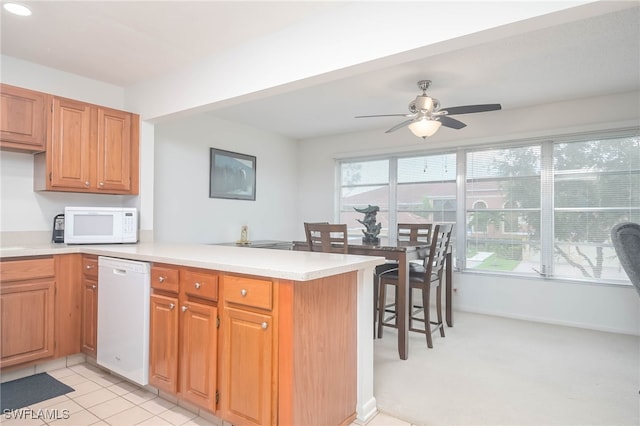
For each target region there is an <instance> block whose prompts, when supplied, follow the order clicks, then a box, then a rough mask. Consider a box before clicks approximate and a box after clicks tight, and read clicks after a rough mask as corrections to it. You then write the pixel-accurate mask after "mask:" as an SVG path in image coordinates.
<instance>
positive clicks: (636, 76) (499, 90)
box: [1, 0, 640, 139]
mask: <svg viewBox="0 0 640 426" xmlns="http://www.w3.org/2000/svg"><path fill="white" fill-rule="evenodd" d="M3 2H4V0H3ZM21 3H23V4H27V5H29V7H30V8H31V9H32V10H33V15H32V16H31V17H29V18H24V17H16V16H13V15H10V14H9V13H6V12H4V11H2V20H1V25H2V26H1V30H2V34H1V35H2V39H1V42H2V44H1V48H2V50H1V51H2V54H3V55H8V56H12V57H16V58H19V59H23V60H26V61H30V62H34V63H38V64H41V65H45V66H49V67H52V68H56V69H60V70H63V71H67V72H71V73H75V74H78V75H82V76H86V77H89V78H93V79H96V80H101V81H104V82H108V83H112V84H115V85H119V86H123V87H127V86H131V85H134V84H136V83H137V82H140V81H143V80H146V79H150V78H154V77H157V76H158V75H160V74H162V73H167V72H171V71H173V70H176V69H177V68H178V67H181V66H185V65H188V64H191V63H194V62H196V61H198V60H199V59H201V58H202V57H206V56H209V55H212V54H215V53H216V52H220V51H222V50H225V49H232V48H233V47H234V46H239V45H240V44H241V43H244V42H247V41H250V40H251V39H253V38H256V37H261V36H264V35H266V34H269V33H271V32H275V31H278V30H280V29H282V28H283V27H285V26H287V25H292V24H296V23H299V22H302V21H304V19H306V18H309V17H312V16H313V15H314V14H319V13H331V9H332V8H337V7H340V3H338V2H273V1H262V2H242V1H234V2H229V1H227V2H219V1H218V2H167V1H137V2H121V1H106V2H105V1H103V2H95V1H82V2H78V1H72V2H66V1H22V2H21ZM180 5H183V6H184V5H186V7H183V8H180V7H178V6H180ZM626 5H627V6H625V8H623V9H622V10H618V11H614V12H611V13H605V14H602V15H598V16H590V17H588V18H586V19H578V20H574V21H572V22H570V23H565V24H562V25H557V26H550V27H548V26H547V28H545V29H544V30H534V31H530V32H525V33H522V32H517V34H516V35H513V36H509V37H504V38H501V39H498V40H495V41H491V42H485V43H479V42H477V41H474V38H473V37H472V36H470V37H468V39H469V42H468V43H467V45H468V46H469V47H466V48H458V49H457V50H451V49H449V50H447V51H445V53H441V54H435V55H434V54H433V53H431V54H429V55H428V57H425V58H423V59H417V60H416V59H412V60H411V61H408V62H407V59H406V58H405V59H402V57H401V56H399V57H398V61H397V62H401V63H395V64H391V63H393V61H390V60H389V58H387V59H386V62H385V64H387V65H386V66H385V67H382V68H381V66H378V67H374V68H377V69H376V70H375V71H367V72H365V73H359V74H356V75H353V76H351V77H347V78H342V79H338V80H333V81H331V82H328V83H320V84H316V85H313V86H310V87H305V88H301V89H295V90H289V91H287V90H280V91H278V94H275V95H269V94H264V95H261V96H257V97H256V96H254V97H250V98H251V99H250V100H247V101H246V102H245V101H243V100H238V101H237V102H233V105H223V106H216V105H213V106H212V107H211V109H212V111H211V112H210V113H211V114H214V115H216V116H219V117H221V118H225V119H229V120H232V121H237V122H241V123H246V124H248V125H251V126H255V127H258V128H261V129H265V130H269V131H273V132H276V133H280V134H283V135H285V136H288V137H291V138H295V139H304V138H310V137H317V136H322V135H328V134H338V133H345V132H352V131H361V130H367V129H380V130H381V131H384V130H385V129H386V128H388V127H391V126H393V125H394V124H396V123H397V122H399V121H400V120H398V117H395V118H394V117H391V118H379V119H377V118H376V119H371V118H368V119H355V118H354V116H355V115H368V114H388V113H405V112H408V111H407V104H408V103H409V101H411V100H412V99H413V98H414V97H415V96H416V95H417V94H418V93H419V91H418V89H417V87H416V82H417V81H418V80H420V79H430V80H432V81H433V83H432V86H431V89H430V90H429V92H428V93H429V94H430V95H431V96H433V97H435V98H438V99H439V100H440V101H441V103H442V105H443V106H445V107H447V106H458V105H469V104H478V103H501V104H502V106H503V109H513V108H521V107H526V106H531V105H536V104H541V103H546V102H556V101H562V100H568V99H576V98H584V97H590V96H598V95H605V94H610V93H620V92H626V91H638V90H640V2H638V1H629V2H626ZM494 7H495V6H494ZM539 19H545V17H542V18H539ZM412 56H413V57H416V53H415V52H414V53H413V55H412ZM486 114H499V112H491V113H486ZM456 118H457V119H460V120H461V121H464V116H456Z"/></svg>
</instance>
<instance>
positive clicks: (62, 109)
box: [47, 98, 95, 190]
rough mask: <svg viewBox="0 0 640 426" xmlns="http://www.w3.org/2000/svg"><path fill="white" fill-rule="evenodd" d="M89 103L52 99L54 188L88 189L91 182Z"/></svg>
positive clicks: (51, 163) (52, 183)
mask: <svg viewBox="0 0 640 426" xmlns="http://www.w3.org/2000/svg"><path fill="white" fill-rule="evenodd" d="M91 113H92V108H91V106H90V105H88V104H85V103H82V102H76V101H72V100H68V99H61V98H54V99H53V116H52V129H51V146H50V148H49V149H48V151H49V152H47V155H48V156H49V161H50V163H49V167H48V171H49V176H47V178H48V179H49V184H50V186H51V188H52V189H55V188H57V187H61V188H70V189H80V190H89V189H90V188H91V187H92V186H93V187H95V182H93V183H92V182H91V177H90V170H91V143H90V139H91Z"/></svg>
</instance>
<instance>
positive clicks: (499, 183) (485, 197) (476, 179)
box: [465, 144, 541, 275]
mask: <svg viewBox="0 0 640 426" xmlns="http://www.w3.org/2000/svg"><path fill="white" fill-rule="evenodd" d="M540 153H541V147H540V144H538V145H531V146H524V147H509V148H501V149H487V150H475V151H469V152H467V156H466V173H465V176H466V192H465V194H466V195H465V198H466V201H465V202H466V204H467V206H470V207H469V208H467V212H466V216H467V241H466V243H467V244H466V267H467V268H468V269H477V270H483V271H496V272H509V273H512V272H515V273H519V274H525V275H531V274H537V273H538V272H537V270H539V269H540V233H539V228H540V162H541V156H540ZM519 224H522V226H519Z"/></svg>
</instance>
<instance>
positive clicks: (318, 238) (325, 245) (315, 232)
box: [304, 222, 349, 254]
mask: <svg viewBox="0 0 640 426" xmlns="http://www.w3.org/2000/svg"><path fill="white" fill-rule="evenodd" d="M304 232H305V234H306V236H307V243H308V244H309V250H310V251H322V252H325V253H344V254H347V253H348V252H349V246H348V244H349V243H348V241H349V240H348V236H347V225H346V224H331V223H308V222H305V224H304Z"/></svg>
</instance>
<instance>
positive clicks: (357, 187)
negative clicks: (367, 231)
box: [338, 160, 389, 237]
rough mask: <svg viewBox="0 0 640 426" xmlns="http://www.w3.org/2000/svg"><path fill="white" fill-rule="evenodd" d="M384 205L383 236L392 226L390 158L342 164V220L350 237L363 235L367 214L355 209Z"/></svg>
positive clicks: (379, 215)
mask: <svg viewBox="0 0 640 426" xmlns="http://www.w3.org/2000/svg"><path fill="white" fill-rule="evenodd" d="M369 204H371V205H375V206H378V207H380V211H379V212H378V214H377V216H376V218H377V220H378V222H380V223H381V224H382V231H381V233H380V235H381V236H383V235H385V234H386V232H387V230H388V228H389V160H374V161H358V162H345V163H342V164H341V165H340V217H339V219H338V221H339V222H340V223H346V224H347V229H348V231H349V236H354V237H355V236H362V231H361V229H363V225H362V224H361V223H360V222H358V219H360V220H362V218H363V217H364V216H363V215H362V213H358V212H356V211H355V210H354V208H358V209H360V208H363V207H367V205H369Z"/></svg>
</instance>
